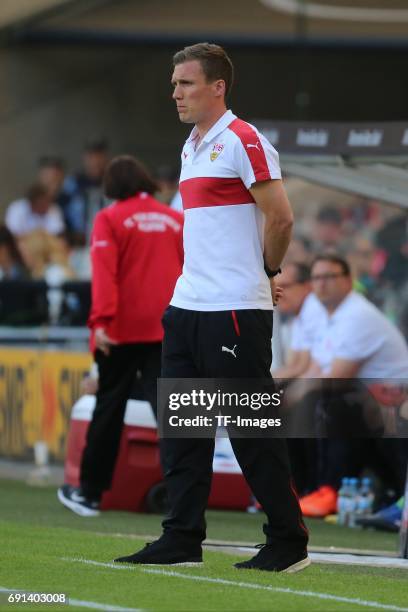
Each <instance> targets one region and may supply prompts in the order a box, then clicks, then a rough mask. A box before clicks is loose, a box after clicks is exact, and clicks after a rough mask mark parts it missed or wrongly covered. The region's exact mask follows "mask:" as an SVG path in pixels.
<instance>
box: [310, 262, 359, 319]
mask: <svg viewBox="0 0 408 612" xmlns="http://www.w3.org/2000/svg"><path fill="white" fill-rule="evenodd" d="M311 278H312V289H313V291H314V292H315V294H316V296H317V297H318V299H319V300H320V301H321V303H322V304H323V305H324V306H325V307H326V308H327V309H328V310H334V309H335V308H337V306H338V305H339V304H340V302H342V301H343V300H344V298H345V297H346V295H347V294H348V293H349V292H350V291H351V289H352V279H351V276H346V275H345V274H344V273H343V271H342V268H341V266H340V265H339V264H337V263H333V262H331V261H317V262H316V263H315V264H314V266H313V268H312V273H311Z"/></svg>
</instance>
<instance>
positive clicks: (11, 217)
mask: <svg viewBox="0 0 408 612" xmlns="http://www.w3.org/2000/svg"><path fill="white" fill-rule="evenodd" d="M5 223H6V225H7V227H8V228H9V230H10V231H11V232H12V234H14V235H15V236H23V235H25V234H29V233H30V232H33V231H35V230H44V231H45V232H47V233H48V234H54V235H58V234H62V233H63V231H64V229H65V223H64V219H63V216H62V213H61V211H60V209H59V208H58V206H57V205H56V204H54V203H53V198H52V195H51V193H50V191H49V190H48V189H47V187H45V186H44V185H43V184H42V183H39V182H37V183H34V184H33V185H31V187H30V188H29V189H28V191H27V196H26V197H25V198H22V199H20V200H15V201H14V202H12V203H11V204H10V205H9V206H8V208H7V210H6V216H5Z"/></svg>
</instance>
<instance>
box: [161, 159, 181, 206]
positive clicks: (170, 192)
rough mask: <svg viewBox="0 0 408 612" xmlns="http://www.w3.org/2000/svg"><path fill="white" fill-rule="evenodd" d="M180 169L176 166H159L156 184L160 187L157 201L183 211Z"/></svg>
mask: <svg viewBox="0 0 408 612" xmlns="http://www.w3.org/2000/svg"><path fill="white" fill-rule="evenodd" d="M179 178H180V169H179V168H176V167H174V166H159V167H158V169H157V171H156V182H157V184H158V186H159V191H158V193H157V196H156V197H157V199H158V200H159V201H160V202H163V204H168V205H169V206H170V208H173V209H175V210H183V204H182V202H181V196H180V193H179V190H178V188H179Z"/></svg>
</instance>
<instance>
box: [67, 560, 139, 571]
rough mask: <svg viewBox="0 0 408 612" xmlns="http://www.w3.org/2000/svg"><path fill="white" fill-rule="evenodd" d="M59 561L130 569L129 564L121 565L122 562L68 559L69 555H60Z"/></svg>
mask: <svg viewBox="0 0 408 612" xmlns="http://www.w3.org/2000/svg"><path fill="white" fill-rule="evenodd" d="M61 561H69V562H70V563H85V564H86V565H97V566H99V567H110V569H114V570H128V569H132V567H129V565H123V564H122V563H102V561H92V559H80V558H78V559H70V558H69V557H61Z"/></svg>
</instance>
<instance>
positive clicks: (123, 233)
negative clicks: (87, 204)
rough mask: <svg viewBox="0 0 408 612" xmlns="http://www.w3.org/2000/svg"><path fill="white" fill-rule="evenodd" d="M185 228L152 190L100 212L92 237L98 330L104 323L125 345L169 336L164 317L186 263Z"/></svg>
mask: <svg viewBox="0 0 408 612" xmlns="http://www.w3.org/2000/svg"><path fill="white" fill-rule="evenodd" d="M182 230H183V217H182V215H181V214H180V213H178V212H176V211H174V210H172V209H170V208H169V207H168V206H165V205H164V204H161V203H160V202H158V201H157V200H155V199H154V198H153V197H151V196H149V195H148V194H146V193H138V194H137V195H136V196H135V197H133V198H129V199H128V200H122V201H119V202H115V203H114V204H112V205H111V206H108V207H107V208H104V209H103V210H101V211H99V212H98V214H97V215H96V217H95V223H94V227H93V231H92V237H91V259H92V307H91V313H90V316H89V319H88V326H89V327H90V328H91V330H92V331H93V330H94V329H95V328H96V327H103V328H105V330H106V332H107V334H108V336H110V337H111V338H113V339H114V340H116V341H117V342H119V343H120V344H124V343H130V342H160V341H161V340H162V339H163V328H162V324H161V318H162V315H163V313H164V311H165V309H166V308H167V306H168V304H169V302H170V300H171V297H172V295H173V290H174V285H175V284H176V281H177V278H178V277H179V276H180V274H181V268H182V265H183V242H182V240H183V239H182V234H183V231H182ZM91 348H92V350H93V349H94V343H93V333H92V335H91Z"/></svg>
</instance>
